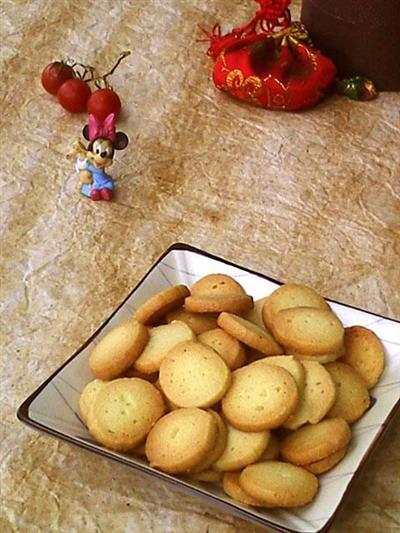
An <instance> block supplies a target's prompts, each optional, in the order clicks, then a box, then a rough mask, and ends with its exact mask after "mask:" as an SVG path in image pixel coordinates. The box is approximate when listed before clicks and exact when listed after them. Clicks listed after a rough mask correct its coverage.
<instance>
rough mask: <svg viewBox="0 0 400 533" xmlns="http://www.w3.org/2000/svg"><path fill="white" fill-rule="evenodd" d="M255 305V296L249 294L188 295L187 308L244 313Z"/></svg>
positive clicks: (197, 310) (188, 309) (210, 311)
mask: <svg viewBox="0 0 400 533" xmlns="http://www.w3.org/2000/svg"><path fill="white" fill-rule="evenodd" d="M252 307H253V298H252V297H251V296H248V295H247V294H239V295H234V296H188V297H187V298H186V300H185V309H186V311H189V312H191V313H222V312H223V311H228V312H230V313H237V314H239V315H240V314H242V313H245V312H246V311H248V310H249V309H251V308H252Z"/></svg>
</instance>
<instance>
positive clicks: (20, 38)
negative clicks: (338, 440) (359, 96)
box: [0, 0, 400, 533]
mask: <svg viewBox="0 0 400 533" xmlns="http://www.w3.org/2000/svg"><path fill="white" fill-rule="evenodd" d="M254 7H256V4H255V3H252V2H251V1H250V0H248V1H244V0H229V1H228V0H208V1H206V0H198V1H197V2H191V1H190V0H163V1H161V0H151V1H149V0H148V1H145V0H138V1H136V2H133V1H128V0H120V1H118V2H113V1H110V0H104V1H102V2H94V1H93V0H88V1H86V2H78V1H77V0H68V1H66V0H57V2H51V1H50V0H32V1H30V2H26V1H24V0H17V1H15V0H13V1H12V0H3V1H2V3H1V6H0V9H1V23H0V26H1V36H2V47H1V51H0V58H1V78H0V84H1V94H2V108H1V114H0V122H1V127H2V148H1V197H0V202H1V227H2V238H1V256H2V261H1V341H2V342H1V343H2V358H1V369H0V376H1V391H0V410H1V418H2V425H1V432H2V434H1V444H0V454H1V459H0V461H1V463H0V474H1V486H2V499H3V503H2V508H1V510H0V530H1V531H2V532H5V533H8V532H9V531H16V532H29V533H31V532H42V531H43V532H79V533H80V532H83V531H85V532H86V531H87V532H111V531H116V532H119V531H121V532H122V531H129V532H138V533H142V532H146V531H151V532H156V533H164V532H171V533H189V532H190V533H206V532H207V531H208V532H209V533H234V532H245V531H246V532H250V531H252V532H258V531H261V530H259V529H258V528H256V527H254V526H251V525H249V524H246V523H245V522H243V521H241V520H238V519H235V518H233V517H232V516H229V515H227V514H221V513H218V512H217V511H216V510H215V509H214V508H212V507H208V506H206V505H204V504H203V503H202V502H201V501H198V500H197V499H195V498H193V497H189V496H185V495H183V494H181V493H178V492H175V491H174V490H171V488H170V487H167V486H164V485H163V484H161V483H159V482H157V481H149V480H147V479H145V478H142V477H140V476H139V475H135V474H133V473H132V472H131V471H130V470H128V469H126V468H124V467H122V466H119V465H117V464H114V463H109V462H107V461H106V460H103V459H101V458H100V457H93V456H92V455H90V454H88V453H85V452H84V451H82V450H80V449H78V448H75V447H73V446H70V445H68V444H66V443H62V442H58V441H56V440H53V439H51V438H50V437H48V436H45V435H40V434H38V433H35V432H33V431H31V430H29V429H27V428H25V427H24V426H22V425H21V423H19V422H18V421H17V420H16V410H17V408H18V406H19V404H20V403H21V402H22V401H23V400H24V399H25V398H26V397H27V396H28V395H29V394H30V393H31V392H32V391H33V390H34V389H35V388H36V387H37V386H38V385H39V384H40V383H41V382H42V381H43V380H44V379H45V378H47V377H48V375H49V374H50V373H52V372H53V371H54V370H55V369H56V368H57V367H58V366H60V365H61V363H62V362H63V361H65V360H66V358H67V357H68V356H69V355H70V354H71V353H72V352H73V351H75V349H76V348H78V347H79V345H80V344H81V343H82V342H83V341H84V340H85V339H86V338H87V337H88V336H89V335H90V334H91V333H92V332H93V331H94V330H95V329H96V328H97V326H98V325H99V324H100V323H101V322H102V321H103V319H104V318H105V317H107V316H108V314H109V313H110V312H111V311H112V309H113V308H114V307H115V306H116V305H117V304H118V303H119V302H120V301H121V300H122V299H123V298H124V297H125V296H126V295H127V293H128V292H129V290H130V289H131V288H132V287H133V286H134V285H135V284H136V282H137V281H138V280H139V279H140V277H141V276H142V275H143V274H144V273H145V272H146V270H147V269H148V268H149V266H150V265H151V264H152V263H153V261H154V260H155V259H156V257H157V256H158V255H159V254H160V253H161V252H162V251H163V250H165V249H166V248H167V247H168V246H169V245H170V244H171V243H172V242H174V241H186V242H188V243H190V244H193V245H195V246H198V247H201V248H204V249H206V250H208V251H210V252H213V253H215V254H218V255H222V256H224V257H226V258H228V259H230V260H234V261H236V262H238V263H239V264H242V265H245V266H247V267H250V268H252V269H254V270H258V271H261V272H264V273H265V274H269V275H270V276H272V277H275V278H277V279H280V280H282V281H287V280H298V281H303V282H305V283H308V284H310V285H312V286H314V287H315V288H316V289H317V290H319V291H320V292H321V293H322V294H324V295H326V296H329V297H331V298H333V299H336V300H339V301H343V302H345V303H349V304H352V305H355V306H358V307H362V308H365V309H367V310H369V311H372V312H376V313H380V314H384V315H388V316H391V317H394V318H397V319H399V318H400V268H399V259H400V95H399V94H394V93H386V94H382V95H380V97H379V98H378V99H377V100H375V101H373V102H371V103H356V102H353V101H350V100H347V99H345V98H342V97H339V96H332V97H330V98H328V99H326V100H325V101H324V102H323V103H322V104H320V105H319V106H318V107H316V108H315V109H313V110H311V111H307V112H305V113H299V114H283V113H280V112H269V111H265V110H262V109H257V108H252V107H249V106H248V105H245V104H241V103H238V102H236V101H234V100H231V99H229V98H228V97H227V96H225V95H224V94H222V93H220V92H218V91H217V90H216V89H215V88H214V86H213V85H212V83H211V82H210V72H211V69H212V61H211V60H210V59H208V58H207V57H206V55H205V48H204V45H199V44H196V39H197V38H199V36H200V34H199V32H198V30H197V29H196V26H197V24H199V23H200V24H202V25H204V26H205V27H211V26H212V25H213V24H214V22H215V21H217V20H219V21H223V25H224V28H225V29H228V28H230V27H232V25H239V24H241V23H243V22H244V21H245V20H246V19H247V18H249V17H250V15H251V13H252V10H253V8H254ZM298 8H299V2H295V5H294V8H293V12H294V13H295V14H296V13H298ZM122 50H132V54H131V56H130V57H129V58H128V59H127V60H125V62H124V63H123V64H122V65H121V67H120V69H119V70H118V71H117V72H116V74H115V76H114V77H113V85H114V87H115V88H116V89H117V90H118V93H119V94H120V96H121V99H122V100H123V104H124V113H123V117H122V120H121V121H120V128H121V129H122V130H123V131H125V132H126V133H127V134H128V135H129V137H130V140H131V144H130V146H129V149H127V150H126V151H125V152H122V153H120V154H118V156H117V161H116V163H115V165H114V167H112V170H113V173H114V176H116V177H118V194H117V197H116V201H115V202H113V203H112V204H105V203H94V202H91V201H89V200H86V199H84V198H83V197H81V196H80V195H79V194H78V193H77V177H76V175H75V173H74V168H73V164H71V162H68V161H66V160H65V157H64V156H65V154H66V153H67V152H68V151H69V149H70V145H71V143H72V142H73V140H74V139H75V138H76V137H78V136H79V133H80V130H81V128H82V126H83V124H84V120H85V117H84V116H73V115H69V114H68V113H66V112H64V111H63V110H62V109H61V108H60V107H59V106H58V105H57V103H56V102H55V101H54V100H53V98H52V97H50V95H48V94H47V93H45V92H44V91H43V90H42V88H41V85H40V72H41V70H42V68H43V66H44V65H46V64H47V63H48V62H50V61H52V60H54V59H58V58H62V57H65V56H72V57H74V58H76V59H79V60H81V61H82V60H84V61H85V62H87V63H91V64H94V65H96V66H99V67H101V66H102V65H104V66H109V65H111V64H112V63H113V61H114V59H115V57H116V56H118V54H119V53H120V52H121V51H122ZM399 450H400V424H399V418H397V420H395V421H394V423H393V424H392V426H391V428H390V429H389V431H388V433H387V434H386V437H385V438H384V440H383V441H382V443H381V444H380V446H379V448H378V449H377V451H376V453H374V454H373V455H372V456H371V458H370V459H369V461H368V462H367V464H366V466H365V468H364V470H363V474H362V475H361V476H360V477H359V479H358V481H357V483H356V485H355V486H354V487H353V489H352V490H351V493H350V496H349V498H348V499H347V501H346V503H345V505H344V506H343V509H342V511H341V512H340V513H339V515H338V516H337V518H336V520H335V522H334V525H333V527H332V531H334V532H335V533H339V532H340V533H341V532H344V531H350V530H352V531H354V532H371V533H372V532H373V533H375V532H377V533H378V532H379V533H380V532H382V531H385V533H389V532H394V531H398V530H399V527H400V504H399V502H400V487H399V483H398V472H399V469H400V451H399ZM396 469H397V473H396Z"/></svg>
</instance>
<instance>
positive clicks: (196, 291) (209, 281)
mask: <svg viewBox="0 0 400 533" xmlns="http://www.w3.org/2000/svg"><path fill="white" fill-rule="evenodd" d="M190 293H191V295H192V296H215V297H221V296H234V295H239V296H241V295H243V294H246V291H245V290H244V289H243V287H242V286H241V285H240V283H238V282H237V281H236V280H234V279H233V278H231V276H227V275H226V274H208V275H207V276H204V277H203V278H201V279H199V280H198V281H196V283H194V284H193V285H192V286H191V288H190Z"/></svg>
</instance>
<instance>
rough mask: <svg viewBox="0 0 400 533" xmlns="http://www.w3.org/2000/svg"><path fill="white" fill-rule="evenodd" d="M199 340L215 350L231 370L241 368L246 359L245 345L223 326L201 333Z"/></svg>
mask: <svg viewBox="0 0 400 533" xmlns="http://www.w3.org/2000/svg"><path fill="white" fill-rule="evenodd" d="M197 340H198V341H199V342H201V343H202V344H206V345H207V346H210V348H212V349H213V350H215V351H216V352H217V353H218V354H219V355H220V356H221V357H222V359H223V360H224V361H225V363H226V364H227V365H228V367H229V368H230V369H231V370H236V369H237V368H240V367H241V366H243V365H244V363H245V361H246V352H245V350H244V347H243V346H242V345H241V344H240V342H239V341H238V340H237V339H235V338H234V337H232V336H231V335H229V333H226V331H224V330H223V329H221V328H215V329H211V330H210V331H206V332H205V333H202V334H201V335H199V336H198V337H197Z"/></svg>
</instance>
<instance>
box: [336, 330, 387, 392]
mask: <svg viewBox="0 0 400 533" xmlns="http://www.w3.org/2000/svg"><path fill="white" fill-rule="evenodd" d="M344 346H345V354H344V357H343V362H344V363H347V364H348V365H350V366H351V367H353V368H354V370H356V371H357V372H358V373H359V374H360V376H361V377H362V378H363V379H364V381H365V383H366V384H367V387H368V389H371V388H372V387H374V386H375V385H376V384H377V383H378V380H379V378H380V377H381V374H382V372H383V367H384V364H385V354H384V351H383V346H382V343H381V341H380V340H379V339H378V337H377V336H376V335H375V333H374V332H373V331H371V330H370V329H367V328H364V327H362V326H353V327H352V328H346V329H345V330H344Z"/></svg>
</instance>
